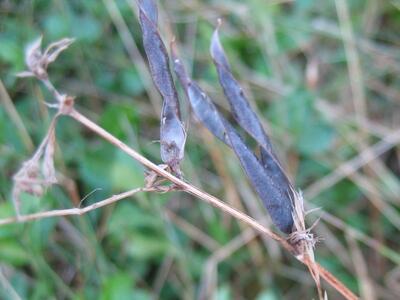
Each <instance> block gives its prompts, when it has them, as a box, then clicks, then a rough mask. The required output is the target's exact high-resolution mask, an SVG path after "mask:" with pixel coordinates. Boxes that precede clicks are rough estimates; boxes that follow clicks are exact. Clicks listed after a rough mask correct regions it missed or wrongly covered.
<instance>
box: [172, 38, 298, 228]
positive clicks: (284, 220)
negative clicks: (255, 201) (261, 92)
mask: <svg viewBox="0 0 400 300" xmlns="http://www.w3.org/2000/svg"><path fill="white" fill-rule="evenodd" d="M213 42H214V45H213V46H212V47H214V50H213V52H214V55H213V57H214V60H215V61H218V64H217V63H216V65H217V70H218V74H219V77H220V81H221V85H222V86H223V87H224V86H225V87H224V91H225V90H226V92H225V94H226V95H227V97H228V95H229V97H230V104H231V108H232V111H233V112H234V116H235V119H236V120H237V122H238V123H239V125H241V126H242V127H243V128H244V129H245V130H246V131H247V132H248V133H249V134H250V135H251V136H252V137H253V138H254V139H255V140H256V141H257V142H258V143H259V144H260V149H261V161H260V160H259V159H258V158H257V157H256V156H255V154H254V153H253V152H252V151H251V150H250V149H249V148H248V147H247V146H246V144H245V143H244V142H243V140H242V139H241V138H240V136H239V134H238V133H237V132H236V130H235V129H234V128H233V126H232V125H231V124H230V123H229V122H228V121H227V120H226V119H225V118H224V117H223V116H222V115H221V114H220V113H219V112H218V109H217V108H216V106H215V105H214V103H213V102H212V100H211V99H210V98H209V97H208V96H207V95H206V94H205V93H204V91H203V90H202V89H201V88H200V87H199V86H198V85H197V84H196V83H195V82H193V81H192V80H191V79H190V78H189V76H188V75H187V74H186V72H185V69H184V67H183V64H182V63H181V61H180V60H179V59H178V58H177V55H176V51H174V48H173V47H172V49H173V51H172V56H173V61H174V70H175V73H176V74H177V77H178V78H179V80H180V82H181V84H182V86H183V88H184V90H185V92H186V95H187V96H188V99H189V102H190V104H191V106H192V109H193V112H194V114H195V115H196V117H197V118H198V119H199V120H200V121H201V122H202V123H203V124H204V126H206V127H207V128H208V129H209V130H210V132H211V133H213V134H214V135H215V136H216V137H217V138H218V139H220V140H221V141H223V142H224V143H225V144H227V145H228V146H230V147H231V148H232V149H233V150H234V152H235V154H236V156H237V157H238V158H239V160H240V163H241V165H242V167H243V169H244V171H245V173H246V176H247V177H248V178H249V181H250V183H251V184H252V186H253V187H254V189H255V190H256V192H257V194H258V195H259V196H260V198H261V199H262V201H263V203H264V205H265V207H266V208H267V210H268V212H269V214H270V215H271V218H272V221H273V223H274V224H275V225H276V226H277V227H278V228H279V229H280V230H281V231H283V232H285V233H291V232H292V230H293V224H294V222H293V216H292V197H293V191H294V189H293V188H292V185H291V184H290V182H289V180H288V178H287V176H286V175H285V173H284V172H283V170H282V168H281V167H280V164H279V162H278V161H277V159H276V157H275V155H273V154H272V153H271V152H270V151H272V146H271V144H270V142H269V139H268V137H267V135H266V133H265V132H264V130H263V128H262V126H261V123H260V121H259V120H258V118H257V116H256V114H255V113H254V111H253V110H251V108H250V106H249V104H248V102H247V100H246V98H245V97H244V95H243V92H242V91H241V88H240V86H239V84H238V83H237V81H236V80H235V79H234V78H233V75H232V74H231V71H230V69H229V66H228V62H227V59H226V56H225V55H224V53H223V50H222V46H221V45H220V43H219V39H218V36H215V35H214V38H213ZM238 97H239V98H238Z"/></svg>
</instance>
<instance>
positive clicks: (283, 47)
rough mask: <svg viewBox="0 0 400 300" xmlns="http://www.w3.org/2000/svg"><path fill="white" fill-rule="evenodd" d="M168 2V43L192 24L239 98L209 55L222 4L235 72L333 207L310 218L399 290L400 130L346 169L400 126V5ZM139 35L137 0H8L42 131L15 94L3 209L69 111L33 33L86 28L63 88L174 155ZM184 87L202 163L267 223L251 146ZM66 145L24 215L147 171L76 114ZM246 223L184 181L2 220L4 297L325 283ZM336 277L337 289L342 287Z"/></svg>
mask: <svg viewBox="0 0 400 300" xmlns="http://www.w3.org/2000/svg"><path fill="white" fill-rule="evenodd" d="M160 4H161V7H160V19H161V20H160V24H162V26H161V31H162V34H163V37H164V41H165V43H166V44H167V45H168V43H169V41H170V40H171V39H172V36H173V35H176V36H177V40H178V46H179V49H180V53H181V54H182V57H183V58H184V61H185V64H186V65H187V66H190V68H191V70H192V73H193V76H194V77H195V78H196V79H197V80H198V81H199V83H200V84H201V85H202V87H204V88H205V90H207V91H208V92H209V93H210V95H211V96H212V97H213V99H214V100H215V101H216V102H217V103H218V105H220V106H221V107H222V108H227V103H226V101H225V100H224V98H223V95H222V92H221V88H220V87H219V86H218V84H217V75H216V72H215V70H214V67H213V65H212V62H211V58H210V55H209V53H208V47H209V43H210V37H211V33H212V31H213V29H214V26H215V24H216V20H217V18H218V17H222V18H223V26H222V28H221V35H222V42H223V44H224V46H225V49H226V51H227V54H228V56H229V58H230V61H231V63H232V68H233V71H234V73H235V75H237V78H238V79H239V81H240V82H241V83H242V85H243V87H244V90H245V93H246V95H247V96H248V97H249V99H250V100H251V102H252V106H253V107H254V108H257V112H258V114H259V115H260V116H263V117H264V118H263V120H264V121H265V126H266V128H267V129H268V132H269V133H270V134H271V136H272V139H273V141H274V144H275V147H276V149H277V152H278V153H279V156H280V157H281V159H282V161H283V164H284V165H285V166H286V169H287V170H288V172H289V174H290V175H291V177H292V178H294V180H295V182H296V185H297V186H298V187H299V188H301V189H302V190H304V191H305V198H306V201H307V202H308V204H309V205H310V206H309V207H311V206H317V207H321V208H322V209H321V210H320V211H317V212H315V213H313V214H311V215H310V225H311V223H312V221H313V220H315V219H317V218H318V217H319V216H320V215H322V220H321V221H320V222H319V223H318V225H317V226H316V228H315V233H316V234H317V235H318V236H320V237H321V238H322V239H323V240H322V242H321V243H319V244H318V246H317V249H316V259H317V260H318V261H319V262H321V264H323V265H324V266H325V267H326V268H328V269H329V270H330V271H331V272H332V273H334V274H335V275H336V276H337V277H338V278H340V279H341V280H342V281H343V282H344V283H345V284H346V285H347V286H349V287H350V288H351V289H352V290H353V291H354V292H356V293H358V294H361V296H362V297H363V298H365V299H377V298H380V299H396V295H399V294H400V291H399V287H398V284H396V282H397V281H396V280H398V274H399V272H400V266H399V265H400V254H399V250H400V240H399V238H398V236H399V229H400V211H399V204H400V202H399V194H400V182H399V175H400V166H399V158H400V151H399V150H400V148H399V146H398V145H399V138H396V135H394V138H393V139H392V144H393V145H392V146H389V147H387V149H386V151H383V152H384V153H377V154H374V152H373V151H374V148H372V149H371V151H372V155H373V156H374V157H375V156H376V157H375V159H373V160H371V161H370V162H369V163H367V164H365V165H363V166H362V167H357V168H356V169H355V170H354V171H353V172H351V174H349V175H346V174H343V172H346V171H348V168H350V169H351V166H354V165H355V164H350V166H349V165H347V169H346V168H344V167H343V165H345V164H346V162H347V161H350V160H351V159H354V158H357V157H360V155H361V153H364V152H365V151H366V149H370V147H371V146H372V145H374V144H376V143H385V142H384V141H385V140H386V137H387V136H388V135H390V134H392V132H395V130H397V132H398V128H399V125H400V123H399V121H400V120H399V118H398V116H399V115H400V114H399V112H400V93H399V87H400V76H399V74H400V51H399V50H400V36H399V30H398V29H399V28H400V11H399V8H400V4H399V2H398V1H395V0H393V1H378V0H368V1H360V0H350V1H344V0H343V1H342V0H336V1H325V2H324V1H318V2H317V1H309V0H299V1H279V0H276V1H263V0H250V1H234V0H224V1H216V0H214V1H212V0H210V1H198V0H189V1H184V0H171V1H170V0H168V1H160ZM343 4H344V11H343ZM346 11H347V12H348V14H346ZM120 17H122V18H120ZM124 26H126V27H124ZM125 29H127V30H128V31H127V32H125V31H124V30H125ZM140 33H141V32H140V27H139V25H138V23H137V19H136V3H135V1H134V0H104V1H78V0H72V1H66V0H54V1H49V0H35V1H28V0H19V1H11V0H3V1H1V2H0V79H1V81H2V84H3V85H4V86H5V88H6V90H7V93H8V94H9V96H10V98H11V99H12V105H13V106H14V107H15V109H16V110H17V112H18V114H19V116H20V117H21V119H22V121H23V127H24V128H25V129H26V130H27V132H28V134H29V137H28V138H27V137H24V135H23V133H21V128H19V127H18V126H17V124H16V122H15V119H13V118H12V117H11V115H10V111H9V109H7V107H6V105H4V103H5V102H4V101H2V106H1V108H0V217H7V216H11V215H13V214H14V210H13V207H12V203H11V200H10V193H11V188H12V175H13V174H14V173H15V172H16V171H17V170H18V168H19V167H20V166H21V164H22V162H23V161H24V160H26V159H27V158H28V157H29V156H30V155H31V154H32V153H33V151H34V148H33V147H32V145H35V146H37V145H39V144H40V141H41V139H42V138H43V136H44V135H45V132H46V128H47V127H48V125H49V122H50V120H51V116H52V115H53V114H54V112H53V111H52V110H51V109H50V110H48V109H47V108H46V106H45V104H44V102H45V101H46V102H51V100H52V99H51V95H50V94H49V93H48V92H47V91H46V90H45V89H44V88H43V86H41V85H40V83H38V82H37V81H36V80H35V79H31V78H29V79H18V78H17V77H16V76H15V74H16V73H18V72H20V71H22V70H24V69H25V66H24V64H25V63H24V47H25V45H26V44H27V43H29V42H31V41H32V40H34V39H35V38H37V37H38V36H39V35H43V38H44V45H47V44H49V43H50V42H52V41H55V40H58V39H60V38H63V37H67V36H68V37H74V38H76V41H75V43H74V44H73V45H72V46H71V47H70V48H69V49H68V50H67V51H65V52H64V53H62V54H61V56H60V57H59V58H58V60H57V61H56V63H54V64H52V65H51V66H50V69H49V73H50V76H51V79H52V81H53V83H54V85H55V86H56V87H57V88H58V89H59V90H60V91H63V92H65V93H67V94H69V95H74V96H76V97H77V99H76V106H77V108H78V110H80V111H82V112H83V113H84V114H85V115H87V116H89V117H90V118H91V119H93V120H95V121H96V122H97V123H98V124H100V125H101V126H103V127H104V128H105V129H106V130H108V131H109V132H111V133H112V134H114V135H116V136H117V137H118V138H120V139H122V140H123V141H125V142H126V143H128V144H129V145H130V146H132V147H133V148H135V149H136V150H138V151H139V152H141V153H142V154H144V155H145V156H146V157H148V158H149V159H151V160H152V161H154V162H156V163H160V158H159V146H158V144H157V139H158V132H159V115H158V112H159V111H160V108H161V102H160V98H159V97H158V95H157V93H156V92H155V89H154V87H153V85H152V82H151V81H150V80H149V77H148V72H147V71H146V65H145V64H144V63H143V61H142V60H141V58H140V54H141V55H142V56H143V49H142V45H141V38H140ZM132 42H133V43H132ZM135 44H136V46H137V50H138V52H136V50H135V48H132V47H135ZM315 72H316V73H315ZM360 91H361V92H360ZM182 96H183V94H182ZM0 97H1V98H2V100H4V99H5V95H4V94H2V95H1V96H0ZM181 98H182V109H183V111H184V113H185V120H186V123H188V124H189V125H188V126H189V137H188V143H187V148H186V157H185V161H184V165H183V171H184V173H185V178H186V179H187V180H188V181H189V182H191V183H193V184H194V185H196V186H199V187H201V188H203V189H204V190H206V191H208V192H209V193H211V194H213V195H216V196H218V197H219V198H221V199H224V200H225V201H227V202H228V203H231V204H232V205H234V206H235V207H238V208H240V209H241V210H244V211H246V212H247V213H248V214H249V215H251V216H253V217H254V218H256V219H258V220H260V221H263V222H265V221H268V220H269V219H268V216H267V215H266V213H265V211H264V209H262V208H261V206H262V205H261V204H260V202H259V200H258V199H257V198H256V197H255V195H254V194H253V192H252V191H251V189H250V187H249V185H248V183H247V181H246V180H245V178H244V174H243V172H242V171H241V169H240V166H239V164H238V162H237V160H236V159H235V156H234V155H233V154H232V153H231V151H230V150H229V149H228V148H227V147H225V146H224V145H222V144H221V143H220V142H218V141H216V140H215V139H214V138H212V137H211V136H210V135H209V134H208V133H207V132H206V131H205V130H204V128H202V127H201V126H200V124H198V123H197V122H196V121H195V120H193V118H192V117H191V116H190V110H189V108H188V106H187V103H186V102H185V101H184V100H183V97H181ZM363 103H365V109H366V112H365V111H364V110H363V107H362V105H363ZM392 135H393V134H392ZM398 135H400V133H399V132H398V134H397V136H398ZM31 141H32V144H31ZM57 142H58V148H57V151H56V157H57V162H56V167H57V170H59V171H60V173H62V174H63V175H64V176H65V177H66V178H68V180H67V179H66V180H65V184H64V183H62V184H60V185H57V186H55V187H53V188H51V189H49V190H48V192H47V193H46V195H45V196H44V197H42V198H40V199H39V198H36V197H33V196H28V195H25V196H24V198H23V199H22V210H23V212H24V213H28V212H37V211H44V210H50V209H58V208H69V207H73V206H76V205H78V204H79V201H80V199H82V198H84V197H85V196H86V195H89V196H88V197H87V198H85V200H84V202H83V205H88V204H91V203H95V202H96V201H99V200H101V199H104V198H106V197H108V196H110V195H112V194H116V193H118V192H122V191H126V190H128V189H132V188H135V187H138V186H142V185H143V171H144V169H143V167H141V166H140V165H139V164H138V163H137V162H135V161H133V160H132V159H130V158H129V157H128V156H127V155H125V154H123V153H121V151H119V150H118V149H116V148H114V147H112V146H111V145H109V144H107V143H106V142H105V141H103V140H102V139H101V138H99V137H97V136H95V135H93V134H92V133H90V132H88V131H87V130H85V129H84V128H82V127H80V126H79V124H77V123H76V122H74V121H73V120H72V119H68V118H62V120H60V122H59V124H58V125H57ZM365 157H366V156H365V155H364V156H362V158H363V159H365ZM363 159H362V160H363ZM362 160H361V161H362ZM341 166H342V168H340V167H341ZM68 183H70V184H69V185H68ZM71 183H73V184H72V185H71ZM71 186H72V187H74V186H75V189H74V188H72V189H71V188H68V187H71ZM324 212H325V214H324ZM335 218H337V219H335ZM246 234H247V235H248V234H249V233H248V229H246V227H244V226H243V225H242V224H239V223H238V222H237V221H236V220H232V219H231V218H229V217H228V216H226V215H223V214H221V213H220V212H219V211H218V210H216V209H214V208H211V207H210V206H208V205H207V204H204V203H202V202H200V201H198V200H196V199H194V198H193V197H191V196H189V195H186V194H183V193H179V192H173V193H168V194H144V193H142V194H138V195H137V196H135V197H132V198H130V199H126V200H123V201H121V202H119V203H118V204H115V205H110V206H107V207H105V208H102V209H99V210H96V211H93V212H91V213H89V214H87V215H84V216H82V217H68V218H51V219H45V220H40V221H35V222H30V223H26V224H20V225H17V224H15V225H7V226H2V227H0V298H1V299H18V297H20V298H22V299H157V298H159V299H193V298H197V297H202V296H203V297H206V298H209V297H211V296H210V295H212V297H213V298H215V299H258V300H267V299H268V300H270V299H271V300H272V299H311V298H313V297H314V298H315V297H317V296H316V291H315V287H314V284H313V282H312V279H311V277H310V275H309V274H308V272H307V270H306V269H305V268H304V266H302V265H300V264H299V263H297V262H296V261H295V259H294V258H293V257H291V256H290V255H289V254H287V253H285V252H284V251H283V250H282V249H279V247H277V245H276V244H275V242H274V241H272V240H269V239H265V240H264V239H263V238H261V237H254V238H253V239H250V241H246ZM236 243H239V245H237V244H236ZM220 255H221V257H220ZM213 263H215V265H213ZM396 276H397V277H396ZM324 287H325V288H326V289H327V290H328V295H329V299H341V298H340V296H339V295H338V294H337V292H335V291H333V290H332V289H331V288H329V287H328V286H326V285H324ZM368 287H369V289H368ZM205 295H206V296H205ZM207 295H208V296H207ZM367 297H369V298H367Z"/></svg>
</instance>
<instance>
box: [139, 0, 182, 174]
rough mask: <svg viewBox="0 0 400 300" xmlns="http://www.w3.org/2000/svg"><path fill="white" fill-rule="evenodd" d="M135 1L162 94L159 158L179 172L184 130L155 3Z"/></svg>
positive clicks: (155, 78)
mask: <svg viewBox="0 0 400 300" xmlns="http://www.w3.org/2000/svg"><path fill="white" fill-rule="evenodd" d="M138 3H139V21H140V26H141V28H142V36H143V45H144V49H145V52H146V55H147V58H148V61H149V67H150V73H151V76H152V78H153V81H154V84H155V86H156V87H157V89H158V91H159V92H160V94H161V95H162V97H163V107H162V111H161V126H160V142H161V159H162V160H163V162H164V163H166V164H168V165H169V166H170V167H171V169H172V171H173V172H175V173H177V174H178V175H179V174H180V171H179V163H180V161H181V160H182V159H183V156H184V147H185V142H186V131H185V128H184V126H183V124H182V121H181V120H180V111H179V101H178V94H177V92H176V89H175V84H174V81H173V79H172V75H171V71H170V68H169V57H168V53H167V50H166V48H165V46H164V43H163V42H162V39H161V36H160V34H159V32H158V29H157V14H158V13H157V6H156V4H155V3H154V1H152V0H140V1H139V2H138Z"/></svg>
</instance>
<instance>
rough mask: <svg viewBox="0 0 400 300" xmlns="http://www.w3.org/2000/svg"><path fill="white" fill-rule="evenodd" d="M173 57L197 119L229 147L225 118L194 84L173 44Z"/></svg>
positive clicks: (175, 69) (176, 70) (176, 71)
mask: <svg viewBox="0 0 400 300" xmlns="http://www.w3.org/2000/svg"><path fill="white" fill-rule="evenodd" d="M171 56H172V60H173V62H174V71H175V74H176V76H177V77H178V79H179V81H180V83H181V85H182V87H183V89H184V91H185V94H186V96H187V98H188V100H189V102H190V105H191V107H192V109H193V112H194V114H195V115H196V118H197V119H198V120H199V121H200V122H202V123H203V124H204V126H205V127H206V128H207V129H208V130H210V132H211V133H212V134H214V135H215V136H216V137H217V138H218V139H220V140H221V141H222V142H224V143H226V144H227V145H228V146H229V140H227V138H226V135H225V126H224V124H223V122H222V121H221V120H222V119H223V116H221V114H220V113H219V112H218V110H217V108H216V107H215V105H214V103H213V102H212V100H211V99H210V98H209V97H208V96H207V94H206V93H204V92H203V90H202V89H201V88H200V87H199V86H198V84H197V83H196V82H193V81H192V80H191V79H190V78H189V76H188V75H187V73H186V71H185V68H184V66H183V64H182V62H181V61H180V59H179V58H178V57H177V54H176V49H175V46H174V43H172V44H171Z"/></svg>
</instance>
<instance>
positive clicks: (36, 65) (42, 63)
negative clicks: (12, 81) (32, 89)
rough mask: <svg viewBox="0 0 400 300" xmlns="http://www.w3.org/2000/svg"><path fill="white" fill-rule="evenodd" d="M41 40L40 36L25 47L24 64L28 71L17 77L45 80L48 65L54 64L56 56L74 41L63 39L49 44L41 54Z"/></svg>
mask: <svg viewBox="0 0 400 300" xmlns="http://www.w3.org/2000/svg"><path fill="white" fill-rule="evenodd" d="M42 39H43V37H42V36H40V37H39V38H37V39H36V40H35V41H33V42H32V43H31V44H29V45H28V46H27V47H26V50H25V62H26V65H27V67H28V69H29V71H24V72H21V73H19V74H18V76H19V77H29V76H36V77H38V78H39V79H45V78H47V67H48V65H49V64H50V63H52V62H54V61H55V60H56V58H57V57H58V55H59V54H60V53H61V52H62V51H64V50H65V49H67V48H68V47H69V45H71V43H72V42H73V41H74V39H70V38H64V39H62V40H60V41H57V42H54V43H52V44H50V45H49V46H48V47H47V49H46V50H45V52H44V53H42V49H41V45H42Z"/></svg>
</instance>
